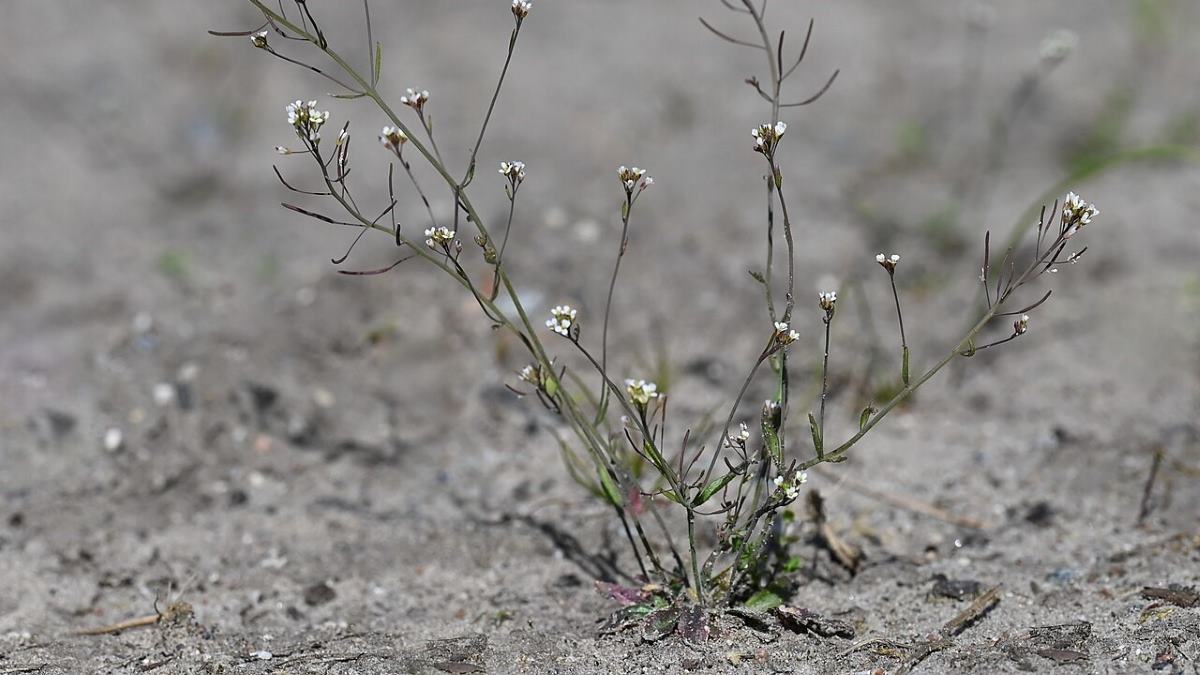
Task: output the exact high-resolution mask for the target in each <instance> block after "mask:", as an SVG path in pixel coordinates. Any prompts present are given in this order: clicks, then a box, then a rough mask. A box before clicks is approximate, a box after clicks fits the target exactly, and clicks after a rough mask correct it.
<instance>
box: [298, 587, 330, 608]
mask: <svg viewBox="0 0 1200 675" xmlns="http://www.w3.org/2000/svg"><path fill="white" fill-rule="evenodd" d="M336 597H337V591H335V590H333V587H332V586H330V585H329V584H327V583H325V582H324V581H322V582H320V583H316V584H313V585H312V586H309V587H308V588H306V589H304V604H306V605H308V606H309V607H316V606H317V605H324V604H325V603H327V602H330V601H332V600H333V599H334V598H336Z"/></svg>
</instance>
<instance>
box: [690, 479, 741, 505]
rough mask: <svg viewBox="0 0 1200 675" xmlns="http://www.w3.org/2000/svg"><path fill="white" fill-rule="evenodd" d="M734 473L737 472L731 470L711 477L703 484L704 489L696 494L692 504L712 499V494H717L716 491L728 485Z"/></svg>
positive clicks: (700, 503) (699, 503)
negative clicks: (714, 477)
mask: <svg viewBox="0 0 1200 675" xmlns="http://www.w3.org/2000/svg"><path fill="white" fill-rule="evenodd" d="M736 475H737V474H735V473H733V472H732V471H731V472H729V473H727V474H725V475H724V476H721V477H720V478H716V479H713V480H712V482H710V483H709V484H708V485H705V486H704V489H703V490H701V491H700V494H699V495H696V500H695V501H693V502H692V506H700V505H702V504H704V502H706V501H708V500H710V499H712V496H713V495H715V494H717V492H718V491H720V490H722V489H723V488H724V487H725V486H726V485H729V481H731V480H733V479H734V477H735V476H736Z"/></svg>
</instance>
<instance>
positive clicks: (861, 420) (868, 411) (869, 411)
mask: <svg viewBox="0 0 1200 675" xmlns="http://www.w3.org/2000/svg"><path fill="white" fill-rule="evenodd" d="M874 414H875V406H873V405H869V406H867V407H865V408H863V411H862V414H861V415H859V416H858V429H859V431H862V430H863V428H865V427H866V426H867V422H869V421H870V420H871V415H874Z"/></svg>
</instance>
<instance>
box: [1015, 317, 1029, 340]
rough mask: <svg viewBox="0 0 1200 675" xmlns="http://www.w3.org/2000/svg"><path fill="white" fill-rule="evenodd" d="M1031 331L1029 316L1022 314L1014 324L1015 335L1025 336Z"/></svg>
mask: <svg viewBox="0 0 1200 675" xmlns="http://www.w3.org/2000/svg"><path fill="white" fill-rule="evenodd" d="M1027 330H1029V315H1028V314H1022V315H1021V316H1020V317H1019V318H1017V320H1016V321H1014V322H1013V333H1014V334H1016V335H1024V334H1025V331H1027Z"/></svg>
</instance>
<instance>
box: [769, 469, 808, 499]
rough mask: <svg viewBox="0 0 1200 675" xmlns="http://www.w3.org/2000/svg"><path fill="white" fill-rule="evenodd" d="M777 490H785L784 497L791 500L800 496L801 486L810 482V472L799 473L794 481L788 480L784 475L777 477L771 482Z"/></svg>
mask: <svg viewBox="0 0 1200 675" xmlns="http://www.w3.org/2000/svg"><path fill="white" fill-rule="evenodd" d="M771 482H772V483H774V484H775V487H776V488H777V489H782V490H783V496H784V497H786V498H787V499H789V500H792V499H795V498H796V497H799V496H800V486H801V485H804V484H805V483H807V482H808V472H806V471H797V472H796V475H795V476H794V477H793V478H792V480H790V481H789V480H787V479H786V478H784V477H783V474H780V475H778V476H775V480H773V481H771Z"/></svg>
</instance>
